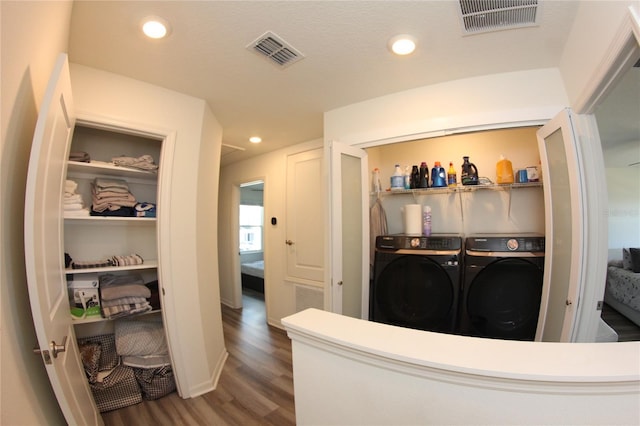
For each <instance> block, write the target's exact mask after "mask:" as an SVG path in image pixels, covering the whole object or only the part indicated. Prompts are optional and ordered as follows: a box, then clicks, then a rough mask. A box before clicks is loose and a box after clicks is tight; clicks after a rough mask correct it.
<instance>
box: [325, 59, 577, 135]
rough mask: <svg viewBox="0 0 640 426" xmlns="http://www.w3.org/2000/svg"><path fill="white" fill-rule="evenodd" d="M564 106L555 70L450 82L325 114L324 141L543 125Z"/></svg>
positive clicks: (559, 82)
mask: <svg viewBox="0 0 640 426" xmlns="http://www.w3.org/2000/svg"><path fill="white" fill-rule="evenodd" d="M567 105H568V100H567V97H566V95H565V89H564V85H563V82H562V77H561V75H560V72H559V71H558V70H557V69H538V70H531V71H521V72H511V73H503V74H494V75H487V76H480V77H474V78H468V79H463V80H455V81H449V82H446V83H441V84H434V85H432V86H425V87H421V88H417V89H413V90H407V91H405V92H400V93H395V94H393V95H388V96H382V97H379V98H375V99H371V100H369V101H364V102H360V103H357V104H353V105H349V106H346V107H343V108H337V109H335V110H332V111H328V112H326V113H325V115H324V138H325V140H338V141H340V142H342V143H346V144H348V145H359V144H364V145H365V146H370V145H375V144H380V143H386V142H389V141H401V140H414V139H418V138H421V137H427V136H443V135H444V134H445V133H447V134H448V133H451V132H454V131H461V130H462V131H463V130H465V129H473V128H478V127H483V126H486V125H487V124H489V125H491V124H493V125H494V126H493V127H494V128H501V127H509V126H511V125H513V124H512V123H517V124H518V125H520V124H522V123H523V122H524V123H532V122H533V123H538V124H539V123H541V122H544V121H546V120H548V119H550V118H551V117H553V116H555V115H556V114H557V113H558V112H560V110H561V109H562V108H564V107H565V106H567Z"/></svg>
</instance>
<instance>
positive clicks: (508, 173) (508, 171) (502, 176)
mask: <svg viewBox="0 0 640 426" xmlns="http://www.w3.org/2000/svg"><path fill="white" fill-rule="evenodd" d="M496 182H497V183H513V167H512V166H511V161H509V160H507V159H506V158H504V155H501V156H500V160H498V163H497V164H496Z"/></svg>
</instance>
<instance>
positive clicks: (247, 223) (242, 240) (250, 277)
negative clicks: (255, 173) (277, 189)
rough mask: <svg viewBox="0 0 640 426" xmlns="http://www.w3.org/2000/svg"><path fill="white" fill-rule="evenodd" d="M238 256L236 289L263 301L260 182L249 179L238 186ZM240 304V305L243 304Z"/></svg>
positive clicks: (240, 292) (262, 237)
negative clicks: (238, 277)
mask: <svg viewBox="0 0 640 426" xmlns="http://www.w3.org/2000/svg"><path fill="white" fill-rule="evenodd" d="M237 211H238V229H237V235H238V255H239V257H240V261H239V262H238V263H239V266H240V282H239V286H240V288H238V289H236V290H237V291H238V293H239V294H242V300H243V301H244V300H245V298H246V297H251V298H254V299H260V300H262V301H264V300H265V275H264V271H265V266H264V247H265V246H264V241H265V238H264V230H265V226H264V181H263V180H252V181H249V182H244V183H241V184H240V197H239V201H238V210H237ZM243 304H244V303H243Z"/></svg>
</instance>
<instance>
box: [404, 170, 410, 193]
mask: <svg viewBox="0 0 640 426" xmlns="http://www.w3.org/2000/svg"><path fill="white" fill-rule="evenodd" d="M404 189H411V168H409V166H407V167H405V168H404Z"/></svg>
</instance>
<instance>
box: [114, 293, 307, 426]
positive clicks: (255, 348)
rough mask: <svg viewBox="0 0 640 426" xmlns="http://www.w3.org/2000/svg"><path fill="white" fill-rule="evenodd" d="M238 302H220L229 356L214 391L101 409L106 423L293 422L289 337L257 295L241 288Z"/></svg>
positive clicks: (156, 425)
mask: <svg viewBox="0 0 640 426" xmlns="http://www.w3.org/2000/svg"><path fill="white" fill-rule="evenodd" d="M243 304H244V307H243V308H242V309H231V308H228V307H226V306H223V307H222V324H223V330H224V336H225V344H226V347H227V351H228V352H229V358H228V359H227V362H226V363H225V365H224V368H223V370H222V374H221V376H220V380H219V382H218V386H217V388H216V390H214V391H212V392H209V393H207V394H205V395H202V396H200V397H197V398H191V399H182V398H180V397H179V396H178V394H177V393H175V392H174V393H172V394H170V395H167V396H165V397H163V398H160V399H158V400H155V401H143V402H142V403H140V404H136V405H133V406H130V407H126V408H122V409H120V410H114V411H111V412H107V413H103V414H102V418H103V420H104V423H105V425H106V426H125V425H126V426H130V425H140V426H142V425H154V426H159V425H172V426H173V425H243V426H244V425H278V426H287V425H295V407H294V401H293V373H292V364H291V341H290V340H289V338H288V337H287V335H286V333H285V332H284V331H282V330H279V329H277V328H274V327H270V326H268V325H267V323H266V316H265V308H264V299H263V297H262V295H261V294H259V293H256V292H252V291H244V292H243Z"/></svg>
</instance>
